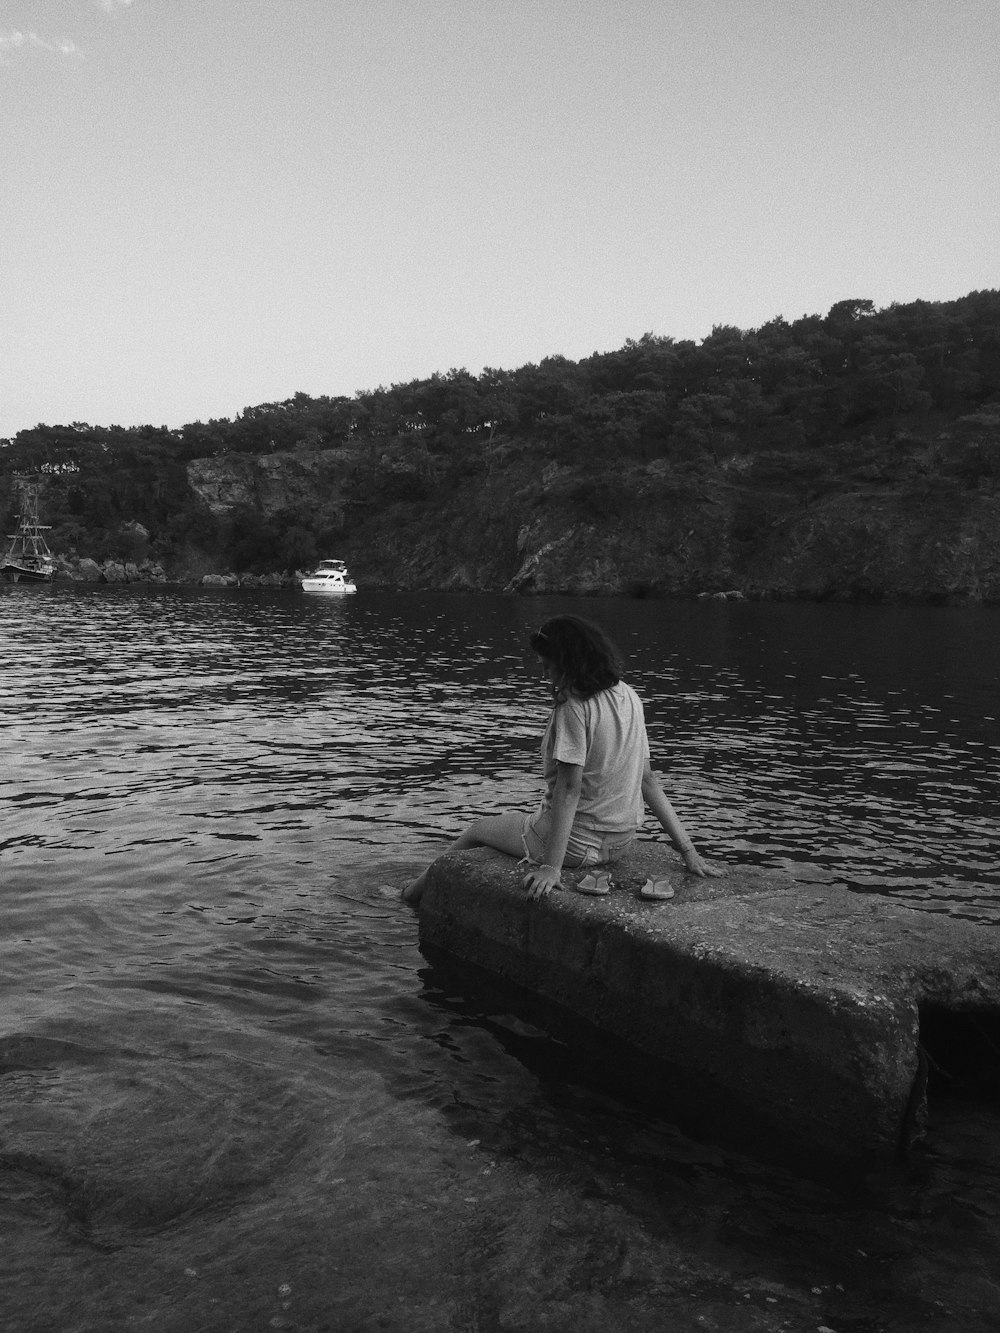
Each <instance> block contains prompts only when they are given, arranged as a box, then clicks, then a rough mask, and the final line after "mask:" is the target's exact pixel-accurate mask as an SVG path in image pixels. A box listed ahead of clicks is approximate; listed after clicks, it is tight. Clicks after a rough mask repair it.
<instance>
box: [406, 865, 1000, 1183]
mask: <svg viewBox="0 0 1000 1333" xmlns="http://www.w3.org/2000/svg"><path fill="white" fill-rule="evenodd" d="M664 874H665V875H669V876H670V878H671V882H672V884H673V885H674V886H675V897H674V898H673V899H672V900H670V901H669V902H667V903H663V904H649V903H646V902H643V901H641V900H640V899H639V897H638V890H639V887H640V885H641V884H642V883H643V882H644V881H645V880H646V878H647V877H648V876H651V875H664ZM522 876H523V870H519V869H518V867H517V865H516V863H515V862H514V861H513V860H512V859H511V858H510V857H506V856H503V855H502V854H500V853H498V852H493V851H490V850H488V849H476V850H474V851H463V852H451V853H447V854H446V855H444V856H442V857H440V858H439V859H438V860H437V861H435V862H434V864H433V866H432V868H431V870H430V873H429V875H428V879H427V885H426V888H425V891H424V895H423V898H422V900H421V903H420V909H419V929H420V942H421V945H422V946H424V947H425V948H426V949H429V950H436V951H441V952H442V953H443V954H445V955H450V956H452V957H454V958H456V959H458V960H461V961H463V962H465V963H471V964H473V965H475V966H476V967H480V968H485V969H486V970H487V971H488V972H491V973H493V974H494V975H496V976H498V977H500V978H503V979H504V980H506V981H509V982H511V983H513V984H514V985H516V986H518V987H521V988H523V989H525V990H527V991H529V992H531V993H533V994H535V995H537V996H539V997H541V998H543V999H544V1000H546V1001H550V1002H554V1003H555V1004H557V1005H559V1006H561V1007H562V1008H563V1009H564V1010H567V1011H569V1013H571V1014H573V1015H576V1016H578V1017H579V1018H581V1019H583V1020H585V1021H586V1022H587V1023H589V1024H591V1025H592V1026H593V1027H594V1028H596V1029H597V1031H598V1032H600V1033H603V1034H606V1035H607V1036H609V1037H612V1038H616V1039H618V1040H620V1041H622V1042H624V1043H627V1046H628V1048H630V1050H631V1051H633V1052H635V1053H638V1054H640V1055H645V1056H647V1057H652V1058H653V1059H654V1060H655V1061H656V1062H658V1063H662V1064H663V1066H664V1067H668V1066H669V1067H670V1068H671V1069H673V1070H675V1071H676V1070H680V1071H689V1072H690V1074H691V1076H692V1078H696V1079H698V1080H699V1081H700V1082H701V1083H702V1084H703V1085H705V1084H706V1083H707V1084H708V1085H709V1086H711V1087H714V1088H717V1089H718V1091H719V1094H720V1096H725V1095H726V1094H729V1095H731V1096H732V1098H733V1099H734V1101H735V1102H736V1103H737V1104H738V1105H740V1106H743V1107H746V1108H748V1109H750V1110H752V1112H753V1113H754V1114H756V1115H757V1116H759V1117H760V1120H761V1123H763V1124H767V1125H769V1126H771V1128H772V1130H773V1131H774V1133H775V1134H777V1135H786V1136H787V1137H788V1139H789V1141H790V1142H793V1141H794V1142H795V1143H797V1144H799V1145H812V1146H814V1147H815V1149H816V1150H818V1151H820V1152H823V1153H826V1154H829V1155H831V1156H833V1157H840V1158H844V1159H851V1160H854V1161H858V1162H871V1163H879V1162H881V1163H887V1162H889V1161H890V1160H893V1159H895V1158H896V1157H897V1155H898V1154H899V1152H900V1150H901V1149H902V1148H905V1147H906V1146H907V1145H908V1144H909V1143H910V1142H911V1141H912V1140H913V1139H914V1138H915V1137H917V1136H918V1135H919V1132H920V1127H921V1123H922V1115H923V1111H924V1107H925V1084H926V1078H925V1062H924V1060H923V1056H922V1051H921V1013H922V1012H933V1013H934V1014H935V1015H937V1016H938V1017H940V1016H941V1015H947V1014H979V1015H990V1016H993V1017H996V1016H998V1015H1000V933H998V932H997V930H996V928H995V927H993V926H991V925H988V924H981V923H976V922H972V921H966V920H962V919H959V918H956V917H953V916H948V915H945V914H943V913H940V912H930V911H923V910H916V909H914V908H910V907H906V906H904V905H902V904H900V903H899V902H898V901H894V900H890V899H887V898H884V897H879V896H876V895H872V894H861V893H854V892H851V891H850V890H848V889H846V888H844V887H842V886H839V885H836V884H831V883H816V882H811V881H806V882H803V881H800V880H797V879H793V878H792V876H791V875H790V874H786V873H784V872H781V871H774V870H764V869H758V868H753V867H738V866H730V867H728V868H727V873H726V874H725V876H724V877H722V878H720V879H699V878H697V877H694V876H691V875H689V874H688V873H687V872H686V871H685V869H684V867H683V865H682V864H681V862H680V860H679V858H677V856H676V855H675V854H674V853H673V852H672V850H671V849H670V848H668V847H666V846H664V845H663V844H660V843H652V842H641V843H639V844H637V845H636V847H635V849H634V850H632V851H631V852H630V853H629V855H628V857H627V858H626V859H624V860H622V861H621V862H619V863H618V864H617V865H616V866H615V867H613V868H612V875H611V879H612V886H613V887H612V892H611V894H610V895H609V896H607V897H604V898H589V897H584V896H582V895H580V894H578V893H576V892H574V891H573V888H572V886H573V884H574V883H575V882H576V881H577V880H578V879H579V878H580V872H572V871H570V872H565V873H564V875H563V883H564V886H565V887H564V889H563V890H562V891H561V892H554V893H553V894H552V895H551V896H550V897H549V898H547V899H544V900H541V901H538V902H530V901H528V899H527V896H526V894H525V891H524V889H523V887H522V885H521V880H522Z"/></svg>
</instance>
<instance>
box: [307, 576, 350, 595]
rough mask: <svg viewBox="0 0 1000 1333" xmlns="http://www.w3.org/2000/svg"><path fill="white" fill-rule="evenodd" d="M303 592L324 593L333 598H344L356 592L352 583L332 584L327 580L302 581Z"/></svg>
mask: <svg viewBox="0 0 1000 1333" xmlns="http://www.w3.org/2000/svg"><path fill="white" fill-rule="evenodd" d="M302 591H303V592H325V593H329V594H331V595H332V596H334V597H346V596H348V595H349V594H350V593H352V592H357V588H356V587H355V585H354V584H353V583H339V584H337V583H332V582H331V581H330V580H329V579H303V580H302Z"/></svg>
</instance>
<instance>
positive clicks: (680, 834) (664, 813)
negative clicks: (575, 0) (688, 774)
mask: <svg viewBox="0 0 1000 1333" xmlns="http://www.w3.org/2000/svg"><path fill="white" fill-rule="evenodd" d="M642 799H643V800H644V801H645V802H646V805H647V806H648V807H649V810H650V812H651V813H652V814H654V815H655V816H656V818H657V819H658V820H659V822H660V827H661V828H662V829H663V831H664V833H666V835H667V836H668V837H669V839H670V841H671V842H672V843H673V844H674V846H675V847H676V848H677V850H678V851H679V852H680V854H681V856H683V858H684V864H685V865H686V866H687V868H688V870H690V871H691V873H692V875H721V874H722V871H721V870H716V869H715V868H714V867H712V866H709V865H708V864H707V863H706V862H705V861H703V860H702V859H701V857H700V856H699V855H698V853H697V852H696V851H695V846H694V843H693V842H692V841H691V839H690V838H689V837H688V835H687V832H686V830H685V828H684V825H683V824H682V823H681V821H680V820H679V819H678V818H677V811H676V810H675V809H674V807H673V806H672V805H671V804H670V802H669V801H668V800H667V797H666V794H665V792H664V790H663V788H662V787H661V786H660V783H659V781H658V779H657V777H656V775H655V773H654V772H653V770H652V769H651V768H650V766H649V760H648V759H647V760H646V767H645V769H644V770H643V774H642Z"/></svg>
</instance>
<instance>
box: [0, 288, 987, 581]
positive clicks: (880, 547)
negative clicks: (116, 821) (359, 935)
mask: <svg viewBox="0 0 1000 1333" xmlns="http://www.w3.org/2000/svg"><path fill="white" fill-rule="evenodd" d="M24 471H28V472H41V473H42V474H43V475H44V476H45V479H46V483H45V489H44V493H43V498H42V508H43V511H44V516H45V521H46V522H48V523H50V524H51V525H52V533H51V545H52V546H53V549H54V550H55V551H56V552H57V553H58V554H60V555H61V556H63V557H64V559H65V561H66V563H67V566H68V567H69V566H71V565H72V563H73V561H74V559H76V558H79V557H84V556H86V557H89V558H90V559H92V560H95V561H97V562H98V563H102V562H105V561H109V560H111V561H115V560H117V561H120V562H125V561H129V562H132V564H133V565H134V566H138V565H139V564H140V563H141V562H142V561H147V562H155V563H156V564H157V565H159V566H160V567H162V569H163V570H164V571H165V572H166V577H168V578H175V579H197V578H198V577H200V576H201V575H202V574H205V573H208V572H228V571H232V572H234V573H237V574H239V575H241V576H246V575H260V574H263V573H267V572H274V571H278V572H283V573H286V574H291V573H292V571H294V570H295V569H297V568H305V567H307V566H308V565H310V564H311V563H312V562H314V561H315V560H316V559H317V558H318V557H320V556H323V555H328V554H334V555H339V556H342V557H343V558H345V559H347V560H348V561H349V562H350V564H351V566H352V569H353V570H354V571H355V572H356V575H357V578H358V580H359V583H360V584H362V585H363V586H366V587H373V586H385V587H401V588H421V587H429V588H440V587H451V588H468V589H489V590H496V589H502V588H509V589H512V590H520V591H568V592H583V593H587V592H595V593H597V592H609V593H631V594H634V595H645V594H649V595H681V596H690V595H695V594H697V593H704V592H723V591H730V590H735V591H738V592H741V593H743V594H744V595H749V596H780V597H796V596H801V597H855V598H870V599H880V598H898V597H906V598H917V599H923V600H963V599H969V600H987V601H995V600H1000V489H998V484H1000V292H998V291H982V292H972V293H970V294H969V295H968V296H965V297H962V298H960V299H958V300H954V301H947V302H927V301H916V302H913V303H910V304H906V305H891V306H888V307H886V308H885V309H881V310H877V309H875V307H874V305H873V303H872V302H871V301H868V300H845V301H840V302H838V303H837V304H836V305H835V306H833V308H832V309H831V310H830V311H829V312H828V313H827V314H826V315H824V316H820V315H808V316H804V317H803V318H801V319H798V320H795V321H793V322H791V323H789V322H787V321H786V320H784V319H782V318H777V319H774V320H772V321H770V322H769V323H767V324H765V325H763V326H761V327H760V328H757V329H752V330H740V329H736V328H730V327H722V326H720V327H716V328H714V329H713V331H712V333H711V334H710V335H709V336H708V337H707V338H705V339H703V340H702V341H701V342H700V343H695V342H690V341H675V340H674V339H672V338H669V337H660V336H655V335H653V334H649V333H647V334H644V335H643V336H642V337H641V338H639V339H637V340H631V339H630V340H629V341H628V342H626V344H625V345H624V347H622V348H620V349H618V350H617V351H613V352H595V353H594V354H593V355H592V356H589V357H586V358H584V359H582V360H580V361H576V362H574V361H570V360H567V359H566V358H564V357H560V356H551V357H547V358H546V359H545V360H543V361H541V362H539V363H538V364H537V365H535V364H529V365H524V366H521V367H519V368H518V369H515V370H494V369H489V368H487V369H485V370H483V371H482V373H481V374H479V375H473V374H470V373H469V372H468V371H466V370H449V371H447V372H446V373H441V374H435V375H432V376H431V377H430V378H429V379H423V380H413V381H411V382H409V383H405V384H394V385H391V386H390V387H388V388H386V387H379V388H376V389H373V390H369V391H363V392H359V393H357V394H355V395H354V397H352V398H346V397H332V398H331V397H320V398H313V397H310V396H308V395H306V394H302V393H297V394H295V395H294V396H293V397H292V398H289V399H287V400H285V401H283V402H278V403H264V404H261V405H258V406H256V407H248V408H246V409H245V410H244V411H243V412H241V413H240V414H239V415H238V416H237V417H236V418H235V419H233V420H228V419H226V420H212V421H209V422H207V423H202V422H194V423H191V424H189V425H186V426H184V427H182V428H180V429H177V430H168V429H166V428H159V427H153V426H142V427H134V428H127V429H126V428H121V427H117V426H108V427H102V426H91V425H87V424H84V423H81V422H74V423H72V424H70V425H68V426H44V425H40V426H38V427H36V428H34V429H32V430H26V431H21V432H20V433H19V434H18V435H17V436H16V437H15V438H14V439H13V440H8V441H0V507H3V508H4V509H5V510H6V516H7V519H8V523H10V522H11V521H12V517H13V513H14V512H15V510H16V504H15V503H14V499H13V491H12V478H13V476H14V474H15V473H17V472H24ZM11 530H12V529H11V528H10V527H8V529H7V531H11Z"/></svg>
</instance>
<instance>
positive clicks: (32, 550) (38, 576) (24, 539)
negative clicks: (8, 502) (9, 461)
mask: <svg viewBox="0 0 1000 1333" xmlns="http://www.w3.org/2000/svg"><path fill="white" fill-rule="evenodd" d="M14 480H15V483H16V484H17V486H18V488H19V489H20V492H21V521H20V522H19V523H18V525H17V531H16V532H14V533H9V534H8V536H10V539H11V541H10V549H9V550H8V552H7V554H6V555H5V556H4V557H3V560H2V562H0V574H2V575H3V577H4V578H5V579H8V580H9V581H10V582H11V583H49V582H51V580H52V578H53V576H54V575H55V572H56V567H55V563H54V561H53V559H52V552H51V551H50V550H49V548H48V544H47V543H46V541H45V538H44V537H43V536H42V533H43V532H48V530H49V529H48V526H47V525H46V524H44V523H39V521H38V492H39V490H40V489H41V482H39V481H38V480H36V479H35V478H33V477H26V476H23V475H20V476H17V477H15V479H14Z"/></svg>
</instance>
